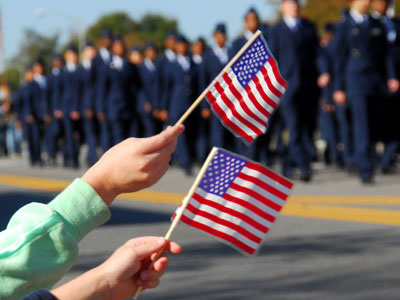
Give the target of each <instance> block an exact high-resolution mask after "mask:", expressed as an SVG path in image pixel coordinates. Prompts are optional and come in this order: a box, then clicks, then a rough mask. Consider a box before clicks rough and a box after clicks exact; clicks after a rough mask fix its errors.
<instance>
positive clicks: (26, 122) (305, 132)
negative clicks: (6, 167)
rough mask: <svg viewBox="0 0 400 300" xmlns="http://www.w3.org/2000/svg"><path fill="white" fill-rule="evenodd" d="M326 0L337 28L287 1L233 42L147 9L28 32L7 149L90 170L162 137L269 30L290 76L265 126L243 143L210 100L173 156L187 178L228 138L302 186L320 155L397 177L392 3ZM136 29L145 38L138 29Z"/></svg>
mask: <svg viewBox="0 0 400 300" xmlns="http://www.w3.org/2000/svg"><path fill="white" fill-rule="evenodd" d="M309 2H313V1H309ZM322 2H323V5H325V7H324V11H326V12H327V13H326V15H327V16H329V17H328V19H329V21H332V22H325V21H326V19H324V22H322V21H320V20H319V19H318V20H316V21H318V22H317V23H314V20H313V17H315V16H314V15H313V14H307V13H306V12H307V5H312V4H310V3H308V4H307V5H306V6H304V10H303V7H302V5H301V1H296V0H282V1H279V4H278V5H279V8H280V12H281V17H280V18H279V19H278V20H276V21H275V22H273V23H270V22H263V21H262V19H261V18H260V15H259V14H258V12H257V10H256V9H254V8H249V10H248V11H246V12H243V19H242V20H238V22H243V30H242V32H241V33H240V35H239V36H237V37H236V38H234V39H233V40H229V39H228V35H227V33H228V30H229V28H228V27H227V25H226V24H224V23H217V24H215V27H214V30H213V32H212V39H208V40H207V39H205V38H202V37H200V38H198V39H196V40H193V41H189V40H188V39H187V38H186V37H185V36H184V35H183V34H182V33H180V32H179V30H178V28H177V24H176V22H174V21H172V20H169V19H167V18H162V17H159V16H154V15H153V16H151V15H149V16H147V17H146V18H143V19H142V21H141V23H140V24H139V23H134V22H131V21H130V19H129V16H127V15H126V14H124V13H117V14H112V15H109V16H105V17H103V18H102V19H101V20H100V21H98V22H97V23H96V24H95V25H94V26H92V27H91V28H90V29H89V30H88V31H87V32H85V34H78V35H77V36H76V37H74V38H72V39H71V41H69V42H68V43H67V44H66V45H64V46H63V47H62V49H59V48H57V47H55V40H52V38H44V37H41V36H38V35H37V34H35V33H34V32H27V42H26V44H25V46H26V47H25V50H26V51H27V55H28V49H30V51H29V57H28V59H29V62H28V63H27V64H26V65H24V66H23V69H22V70H21V68H20V73H23V74H22V75H23V76H22V75H20V78H19V80H16V79H15V78H18V76H17V75H18V74H15V73H13V71H12V70H8V71H7V72H6V73H5V75H6V76H3V80H2V83H1V85H0V99H1V108H0V155H1V156H7V155H9V156H13V155H21V154H22V153H25V152H26V153H27V157H28V159H29V162H30V164H31V165H32V166H40V167H43V166H50V167H56V166H60V165H62V166H64V167H71V168H78V167H79V166H81V165H82V164H85V165H89V166H90V165H92V164H94V163H95V162H96V161H97V159H98V157H99V156H100V155H101V154H102V153H103V152H104V151H106V150H107V149H109V148H110V147H112V146H113V145H115V144H116V143H119V142H120V141H122V140H123V139H125V138H127V137H146V136H151V135H153V134H156V133H158V132H160V131H161V130H162V129H163V128H164V127H165V126H168V125H173V124H175V123H176V122H177V120H178V119H179V118H180V117H181V115H182V114H183V113H184V112H185V111H186V109H187V108H188V107H189V106H190V104H191V103H192V102H193V101H194V100H195V99H196V98H197V96H199V95H200V93H201V92H202V91H203V90H204V89H205V88H206V87H207V86H208V85H209V84H210V82H211V81H212V80H213V79H214V78H215V76H217V75H218V73H219V72H220V71H221V70H222V69H223V67H224V66H225V65H226V64H227V63H228V61H229V60H230V59H231V58H232V57H233V56H234V55H235V54H236V53H237V51H239V49H240V48H241V47H242V46H243V45H244V44H245V43H246V42H247V41H248V40H249V39H250V38H251V36H252V34H253V33H254V32H256V30H261V31H262V33H263V36H264V38H265V40H266V41H267V43H268V46H269V48H270V50H271V52H272V53H273V55H274V56H275V58H276V60H277V62H278V64H279V67H280V70H281V73H282V75H283V77H284V78H285V79H286V80H287V82H288V90H287V92H286V94H285V95H284V97H283V99H282V102H281V105H280V106H279V108H278V109H277V110H276V111H275V113H274V114H273V115H272V117H271V119H270V123H269V129H268V131H267V133H266V134H265V135H263V136H261V137H259V138H258V139H257V140H256V141H255V142H254V143H252V144H251V145H248V146H247V145H244V144H243V143H242V142H241V141H240V140H239V139H237V138H235V137H234V136H233V135H232V134H231V133H229V132H228V131H227V130H226V129H225V128H224V127H223V126H222V125H221V123H220V121H219V120H218V119H217V118H216V116H215V115H214V114H213V113H212V111H211V110H210V107H209V105H208V103H207V102H206V101H203V103H202V104H201V105H200V107H198V109H197V110H196V111H195V112H194V113H193V114H192V115H191V117H190V118H189V119H188V120H187V121H186V128H187V130H186V132H185V135H183V136H182V137H181V138H180V139H179V142H178V147H177V151H176V153H175V155H174V157H173V161H172V163H173V164H177V165H180V166H181V167H182V168H183V169H184V170H185V172H186V173H187V174H190V173H191V171H192V167H193V165H195V164H199V163H202V161H203V160H204V158H205V156H206V155H207V154H208V152H209V150H210V149H211V147H212V146H218V147H223V148H226V149H229V150H232V151H234V152H237V153H240V154H243V155H246V156H248V157H250V158H252V159H254V160H257V161H261V162H263V163H265V164H267V165H269V166H271V165H274V164H275V165H276V166H278V167H279V168H281V170H282V173H283V174H284V175H285V176H287V177H289V178H295V179H300V180H303V181H310V180H311V179H312V175H313V172H312V166H313V162H316V161H318V160H319V161H322V162H323V163H324V164H326V165H327V166H330V167H335V168H339V169H342V170H343V172H348V173H349V174H352V175H354V176H359V177H360V179H361V181H362V182H363V183H364V184H371V183H373V182H374V180H373V179H374V175H375V174H376V172H382V173H384V174H391V173H394V172H397V168H396V163H397V158H398V154H399V151H400V118H398V116H397V112H398V111H399V110H400V93H399V81H398V78H399V76H400V21H399V20H397V19H396V18H395V17H394V4H395V2H394V1H390V0H371V1H370V0H349V1H348V0H346V1H314V2H313V3H314V5H315V6H318V5H322ZM339 2H341V3H342V6H337V5H336V4H337V3H339ZM333 3H336V4H333ZM330 6H332V7H334V8H335V9H332V10H330ZM339 8H340V10H338V9H339ZM227 9H229V8H227ZM333 11H335V12H336V14H333V13H332V12H333ZM37 13H38V14H43V11H37ZM316 19H317V18H316ZM133 27H134V28H136V31H135V32H141V33H142V35H140V36H139V35H137V34H135V33H132V32H131V31H129V30H130V28H133ZM204 34H206V35H208V34H209V33H204ZM29 40H30V41H31V42H32V41H34V42H33V43H31V44H29V43H28V42H29ZM38 44H39V45H38ZM28 46H29V47H30V48H29V47H28ZM32 49H33V51H31V50H32ZM22 78H23V79H22ZM82 149H83V150H84V151H83V152H84V161H82V160H81V161H80V158H82V154H80V153H81V150H82Z"/></svg>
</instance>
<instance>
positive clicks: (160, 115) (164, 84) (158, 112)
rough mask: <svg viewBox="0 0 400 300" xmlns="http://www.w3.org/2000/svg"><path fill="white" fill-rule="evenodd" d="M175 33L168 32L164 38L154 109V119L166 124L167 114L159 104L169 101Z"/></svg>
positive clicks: (174, 55) (174, 54)
mask: <svg viewBox="0 0 400 300" xmlns="http://www.w3.org/2000/svg"><path fill="white" fill-rule="evenodd" d="M175 43H176V33H175V32H168V34H167V35H166V37H165V41H164V46H165V51H164V55H163V56H161V59H160V82H161V95H160V96H161V98H160V100H159V101H158V105H157V106H155V108H154V117H155V118H157V119H159V120H160V121H161V122H162V123H165V122H167V118H168V112H167V111H166V110H165V109H162V108H161V103H163V102H164V103H166V102H170V101H171V94H170V91H171V86H169V81H168V72H169V68H170V67H171V64H173V63H174V62H175V60H176V53H175Z"/></svg>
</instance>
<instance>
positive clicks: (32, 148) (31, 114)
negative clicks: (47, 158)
mask: <svg viewBox="0 0 400 300" xmlns="http://www.w3.org/2000/svg"><path fill="white" fill-rule="evenodd" d="M32 71H33V80H32V81H31V82H30V83H29V86H28V90H29V91H28V102H27V118H26V122H27V123H28V128H29V130H28V132H29V134H28V147H29V153H30V159H31V165H32V166H35V165H40V166H42V165H43V162H42V158H41V152H42V147H41V144H42V133H43V131H42V130H43V129H44V126H46V129H47V126H48V124H50V122H51V117H50V115H49V110H48V90H47V81H46V77H45V75H44V64H43V61H42V60H40V59H38V60H36V61H35V62H34V63H33V65H32Z"/></svg>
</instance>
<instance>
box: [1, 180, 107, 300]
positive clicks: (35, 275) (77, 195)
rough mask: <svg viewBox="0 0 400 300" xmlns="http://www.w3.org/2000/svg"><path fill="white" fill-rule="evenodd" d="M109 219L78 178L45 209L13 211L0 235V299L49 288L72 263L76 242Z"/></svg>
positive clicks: (34, 207) (34, 206) (33, 207)
mask: <svg viewBox="0 0 400 300" xmlns="http://www.w3.org/2000/svg"><path fill="white" fill-rule="evenodd" d="M109 218H110V210H109V209H108V207H107V206H106V205H105V204H104V202H103V201H102V199H101V198H100V197H99V196H98V195H97V193H96V192H95V191H94V190H93V188H92V187H91V186H90V185H89V184H87V183H86V182H85V181H83V180H81V179H75V180H74V182H72V183H71V185H69V186H68V187H67V188H66V189H65V190H64V191H63V192H61V193H60V194H59V195H58V196H57V197H56V198H55V199H54V200H53V201H51V202H50V203H49V204H48V205H44V204H40V203H30V204H28V205H25V206H24V207H22V208H21V209H19V210H18V211H17V212H16V213H15V214H14V215H13V216H12V218H11V220H10V222H9V223H8V225H7V228H6V229H5V230H4V231H2V232H0V299H20V298H22V297H23V296H25V295H27V294H29V293H31V292H33V291H35V290H38V289H40V288H50V287H51V286H52V285H54V284H55V283H56V282H57V281H58V280H60V279H61V278H62V277H63V276H64V274H65V273H66V272H68V270H69V269H70V268H71V267H72V265H73V264H74V263H75V261H76V258H77V256H78V242H79V241H80V240H81V239H82V238H83V237H84V236H85V235H86V234H87V233H89V232H90V231H91V230H93V229H94V228H96V227H97V226H100V225H101V224H103V223H105V222H106V221H107V220H108V219H109Z"/></svg>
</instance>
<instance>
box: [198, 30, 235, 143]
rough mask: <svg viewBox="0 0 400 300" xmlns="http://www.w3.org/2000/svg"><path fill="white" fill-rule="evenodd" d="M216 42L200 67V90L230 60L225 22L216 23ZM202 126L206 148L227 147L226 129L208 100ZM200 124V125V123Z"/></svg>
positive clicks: (205, 86)
mask: <svg viewBox="0 0 400 300" xmlns="http://www.w3.org/2000/svg"><path fill="white" fill-rule="evenodd" d="M213 38H214V44H213V46H212V47H211V48H209V49H207V51H206V52H205V53H204V57H203V64H202V65H201V68H200V76H199V80H200V82H199V86H200V92H202V91H203V90H205V89H206V88H207V86H208V85H209V84H210V83H211V82H212V81H213V80H214V78H215V77H216V76H217V75H218V74H219V73H220V72H221V71H222V69H223V68H224V67H225V65H226V64H227V63H228V61H229V53H228V47H227V45H226V42H227V39H228V38H227V30H226V26H225V24H224V23H219V24H217V25H216V27H215V29H214V32H213ZM199 107H200V110H201V111H200V115H201V118H202V120H201V123H200V124H203V125H201V126H204V130H205V131H206V132H205V136H206V137H207V139H206V141H205V142H206V143H207V144H206V149H210V148H211V147H212V146H215V147H226V143H225V139H226V136H227V131H226V129H225V128H224V127H223V126H222V124H221V122H220V120H219V119H218V118H217V117H216V116H215V115H214V114H213V113H212V112H211V109H210V106H209V105H208V103H206V101H202V103H201V104H200V106H199ZM200 124H199V125H200Z"/></svg>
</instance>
